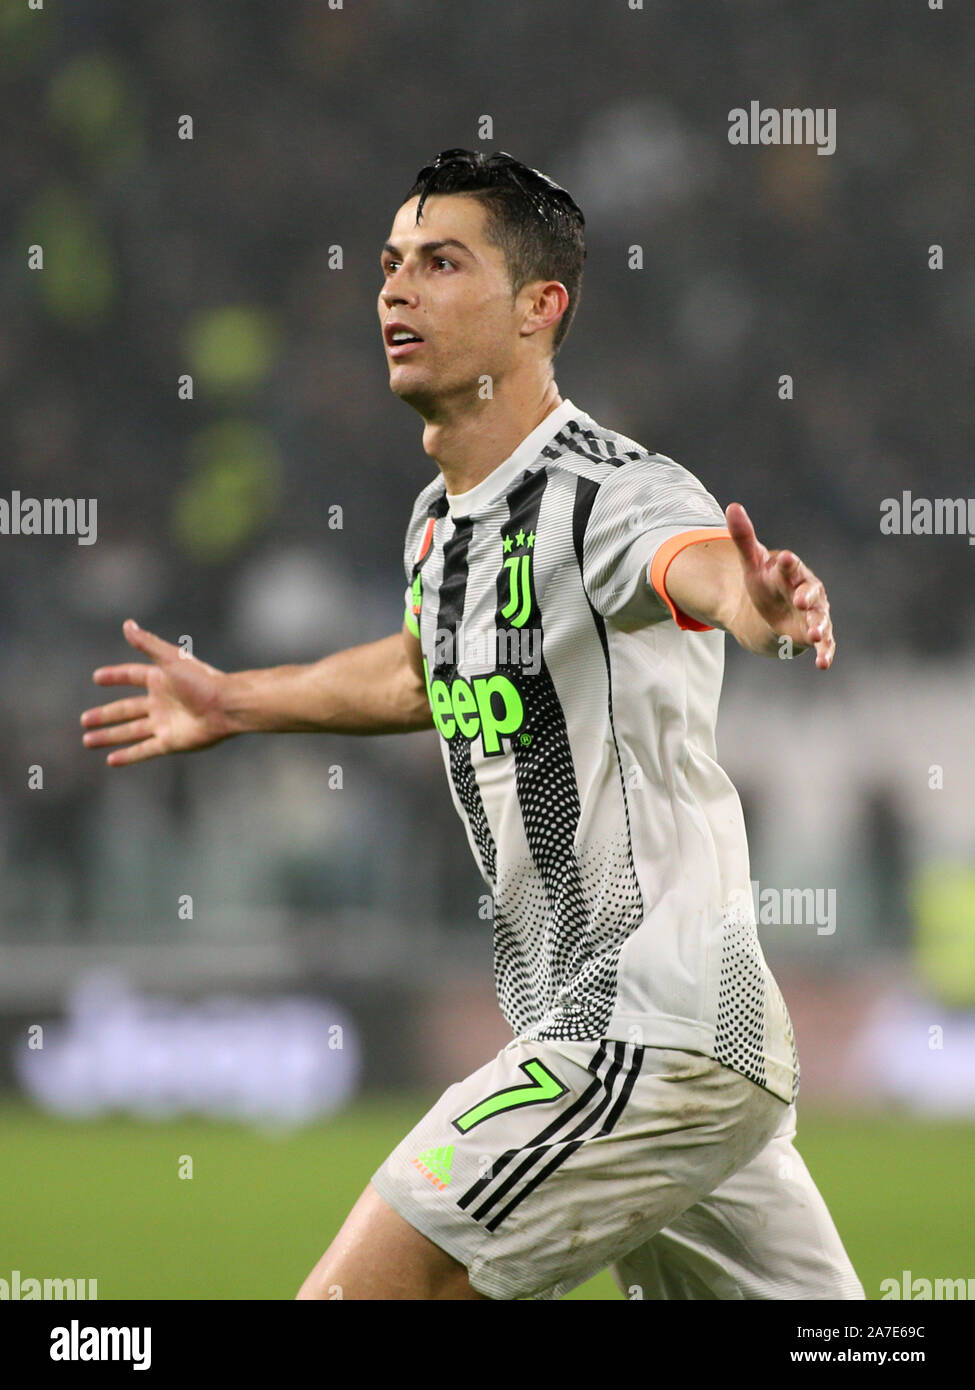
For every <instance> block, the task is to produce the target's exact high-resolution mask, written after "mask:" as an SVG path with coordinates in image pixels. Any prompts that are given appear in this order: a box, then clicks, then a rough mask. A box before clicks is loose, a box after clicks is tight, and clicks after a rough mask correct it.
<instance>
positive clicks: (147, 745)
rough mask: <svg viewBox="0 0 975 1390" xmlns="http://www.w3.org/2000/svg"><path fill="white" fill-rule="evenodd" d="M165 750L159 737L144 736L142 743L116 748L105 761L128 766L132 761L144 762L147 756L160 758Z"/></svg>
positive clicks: (114, 764) (112, 764) (110, 763)
mask: <svg viewBox="0 0 975 1390" xmlns="http://www.w3.org/2000/svg"><path fill="white" fill-rule="evenodd" d="M165 752H166V749H165V748H164V747H163V746H162V744H161V743H160V741H159V739H158V738H144V739H143V740H142V742H141V743H133V744H131V745H130V746H129V747H128V748H116V749H115V751H114V753H109V755H108V757H107V758H106V759H105V761H106V762H107V763H108V765H109V767H128V766H129V765H130V764H131V763H144V762H145V761H146V759H147V758H158V757H159V756H160V754H162V753H165Z"/></svg>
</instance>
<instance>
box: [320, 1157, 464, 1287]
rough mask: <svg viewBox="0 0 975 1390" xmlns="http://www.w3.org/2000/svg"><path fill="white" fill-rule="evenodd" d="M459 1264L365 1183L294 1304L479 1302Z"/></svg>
mask: <svg viewBox="0 0 975 1390" xmlns="http://www.w3.org/2000/svg"><path fill="white" fill-rule="evenodd" d="M484 1297H485V1295H484V1294H481V1293H478V1292H477V1290H476V1289H473V1288H472V1287H471V1284H470V1280H469V1279H468V1277H467V1270H466V1269H465V1268H464V1266H463V1265H462V1264H459V1263H458V1262H457V1261H456V1260H455V1259H453V1258H452V1257H451V1256H450V1255H448V1254H447V1253H446V1251H444V1250H441V1249H440V1247H439V1246H437V1245H435V1244H434V1243H433V1241H432V1240H428V1239H427V1237H426V1236H424V1235H422V1234H421V1233H420V1232H419V1231H418V1230H416V1229H415V1228H414V1227H413V1226H411V1225H410V1223H409V1222H408V1221H406V1220H404V1219H403V1217H402V1216H400V1214H399V1213H398V1212H396V1211H394V1210H393V1208H392V1207H391V1206H390V1205H389V1204H388V1202H385V1201H384V1200H383V1198H382V1197H380V1195H379V1193H378V1192H377V1191H376V1189H375V1188H374V1187H373V1186H372V1184H371V1183H370V1184H369V1186H368V1187H367V1188H366V1189H365V1191H364V1192H363V1194H362V1196H361V1197H360V1198H359V1200H358V1201H357V1202H356V1204H355V1206H354V1207H353V1208H352V1210H351V1211H350V1212H349V1215H348V1216H347V1217H346V1219H345V1221H344V1222H343V1225H342V1229H341V1230H340V1231H339V1233H338V1235H337V1236H336V1237H335V1239H334V1240H333V1241H332V1243H331V1245H330V1246H329V1247H328V1249H327V1250H326V1251H325V1254H324V1255H323V1256H322V1258H321V1259H320V1260H319V1261H318V1263H317V1264H316V1265H315V1268H314V1269H313V1270H312V1272H311V1273H310V1274H309V1276H308V1278H307V1279H306V1280H305V1282H304V1283H303V1284H302V1286H301V1289H300V1290H299V1292H298V1298H299V1299H321V1300H325V1299H382V1300H388V1299H404V1300H405V1299H423V1300H430V1299H452V1300H454V1299H483V1298H484Z"/></svg>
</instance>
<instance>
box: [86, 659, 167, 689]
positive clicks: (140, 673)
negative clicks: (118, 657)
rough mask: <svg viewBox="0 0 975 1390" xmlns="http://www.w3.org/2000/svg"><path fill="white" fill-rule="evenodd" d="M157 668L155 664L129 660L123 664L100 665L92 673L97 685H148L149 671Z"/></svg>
mask: <svg viewBox="0 0 975 1390" xmlns="http://www.w3.org/2000/svg"><path fill="white" fill-rule="evenodd" d="M155 669H156V668H155V667H154V666H137V665H136V664H135V662H127V663H125V664H123V665H121V666H99V668H98V670H97V671H93V672H92V673H91V678H92V680H93V681H94V682H95V684H96V685H147V684H148V682H149V672H150V671H154V670H155Z"/></svg>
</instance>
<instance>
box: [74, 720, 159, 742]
mask: <svg viewBox="0 0 975 1390" xmlns="http://www.w3.org/2000/svg"><path fill="white" fill-rule="evenodd" d="M151 733H152V721H151V720H150V719H133V720H130V722H129V723H128V724H112V725H111V726H110V727H109V728H107V729H91V730H89V732H88V733H87V734H85V736H84V739H83V740H82V741H83V743H84V745H85V747H86V748H107V747H108V746H109V745H111V744H113V743H131V742H132V740H133V739H143V738H148V737H149V736H150V734H151Z"/></svg>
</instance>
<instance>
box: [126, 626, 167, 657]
mask: <svg viewBox="0 0 975 1390" xmlns="http://www.w3.org/2000/svg"><path fill="white" fill-rule="evenodd" d="M122 632H123V633H124V634H125V640H126V642H128V644H129V646H130V647H135V649H136V651H139V652H142V653H143V654H144V655H145V656H148V657H151V658H152V660H153V661H166V660H168V659H169V658H171V657H173V656H178V655H179V648H178V647H175V646H173V644H172V642H164V641H163V639H162V638H161V637H157V636H156V634H155V633H154V632H147V631H146V629H145V628H144V627H140V626H139V624H138V623H137V622H136V620H135V619H134V618H126V620H125V622H124V623H123V624H122Z"/></svg>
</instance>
